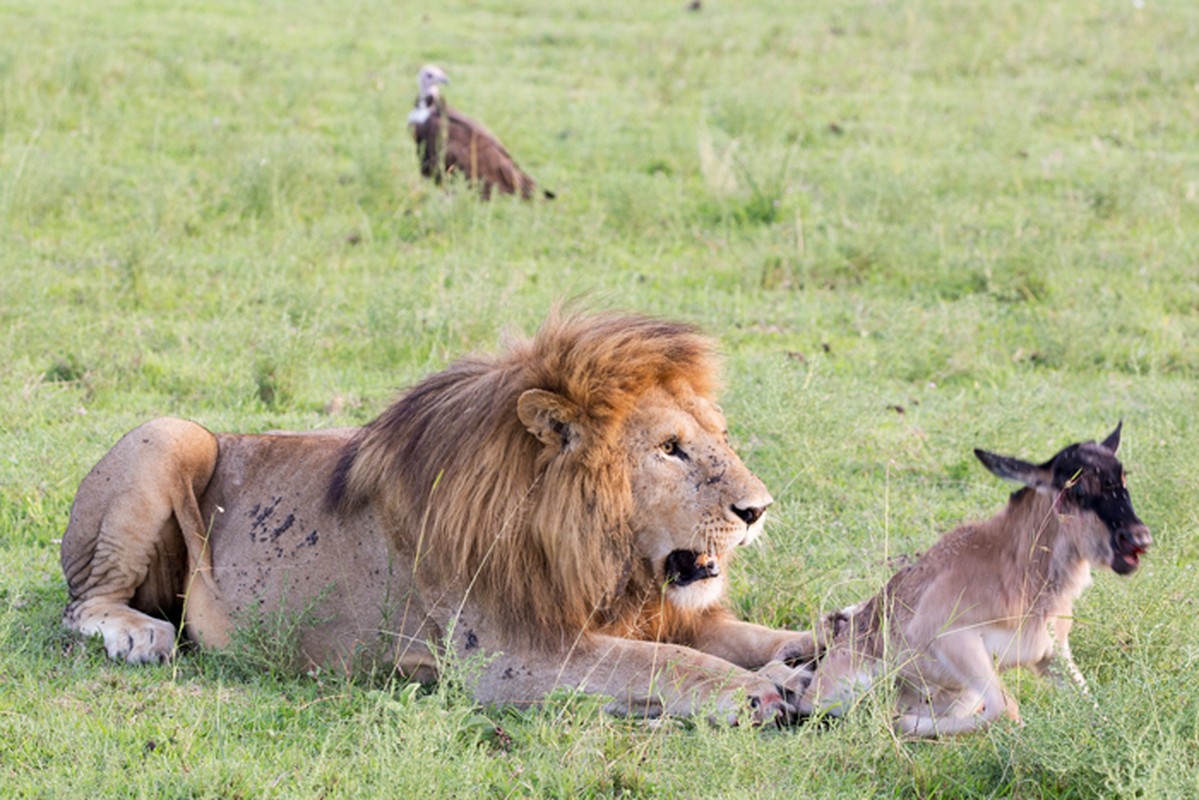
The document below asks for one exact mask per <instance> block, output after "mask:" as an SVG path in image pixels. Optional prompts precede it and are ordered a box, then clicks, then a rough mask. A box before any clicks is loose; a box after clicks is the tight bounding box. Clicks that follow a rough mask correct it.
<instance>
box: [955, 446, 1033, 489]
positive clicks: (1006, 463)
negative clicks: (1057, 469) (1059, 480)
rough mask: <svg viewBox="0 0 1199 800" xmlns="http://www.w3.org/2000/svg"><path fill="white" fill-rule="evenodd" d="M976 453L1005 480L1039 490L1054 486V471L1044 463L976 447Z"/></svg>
mask: <svg viewBox="0 0 1199 800" xmlns="http://www.w3.org/2000/svg"><path fill="white" fill-rule="evenodd" d="M974 455H975V456H977V457H978V460H979V461H981V462H983V466H984V467H986V468H987V469H989V470H990V471H991V472H992V473H993V474H995V475H998V476H999V477H1001V478H1003V479H1004V480H1008V481H1018V482H1020V483H1023V484H1024V485H1025V486H1029V487H1031V488H1033V489H1039V490H1048V489H1052V488H1053V471H1052V470H1050V469H1047V468H1046V467H1045V466H1044V465H1042V466H1037V465H1036V464H1030V463H1028V462H1027V461H1021V460H1020V459H1018V458H1012V457H1010V456H1000V455H996V454H995V453H988V452H987V451H986V450H979V449H978V448H975V450H974Z"/></svg>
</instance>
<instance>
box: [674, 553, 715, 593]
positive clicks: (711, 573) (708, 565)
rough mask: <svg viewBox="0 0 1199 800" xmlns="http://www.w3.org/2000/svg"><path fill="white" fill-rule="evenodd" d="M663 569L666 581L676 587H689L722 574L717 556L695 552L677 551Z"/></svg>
mask: <svg viewBox="0 0 1199 800" xmlns="http://www.w3.org/2000/svg"><path fill="white" fill-rule="evenodd" d="M662 568H663V570H664V571H665V572H666V580H667V581H668V582H669V583H670V585H672V586H675V587H683V586H688V585H690V584H692V583H695V582H696V581H705V580H707V579H708V578H715V577H716V576H717V575H719V574H720V562H719V561H718V560H717V559H716V556H714V555H712V554H711V553H697V552H695V551H694V550H675V551H674V552H673V553H671V554H670V555H668V556H667V557H666V563H665V564H664V565H663V567H662Z"/></svg>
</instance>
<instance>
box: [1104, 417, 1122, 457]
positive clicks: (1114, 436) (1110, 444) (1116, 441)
mask: <svg viewBox="0 0 1199 800" xmlns="http://www.w3.org/2000/svg"><path fill="white" fill-rule="evenodd" d="M1123 427H1124V420H1120V421H1119V422H1117V423H1116V429H1115V430H1114V431H1112V432H1111V433H1110V434H1108V437H1107V438H1106V439H1104V440H1103V445H1102V446H1103V447H1106V448H1107V449H1108V450H1111V451H1112V453H1113V454H1115V452H1116V450H1117V449H1119V447H1120V429H1121V428H1123Z"/></svg>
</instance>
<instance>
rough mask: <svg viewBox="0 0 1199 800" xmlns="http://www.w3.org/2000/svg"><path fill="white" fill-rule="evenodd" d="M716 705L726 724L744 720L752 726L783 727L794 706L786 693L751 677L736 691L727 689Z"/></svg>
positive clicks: (739, 722) (787, 721)
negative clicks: (719, 708)
mask: <svg viewBox="0 0 1199 800" xmlns="http://www.w3.org/2000/svg"><path fill="white" fill-rule="evenodd" d="M780 666H781V665H780ZM719 706H720V707H721V708H723V709H725V710H726V714H725V721H726V722H728V724H730V725H739V724H741V723H742V722H745V721H749V722H750V723H752V724H753V725H787V724H790V723H791V722H792V721H794V719H795V705H794V703H793V702H792V699H791V698H790V697H789V693H788V692H787V690H785V689H783V688H782V687H779V686H776V685H775V683H774V681H772V680H768V679H767V680H763V679H761V678H755V679H754V680H753V681H752V682H751V683H749V684H748V685H746V686H744V687H741V689H740V690H730V691H729V692H728V693H726V694H725V695H724V696H723V697H722V698H721V700H720V702H719Z"/></svg>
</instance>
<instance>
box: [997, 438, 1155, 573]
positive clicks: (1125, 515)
mask: <svg viewBox="0 0 1199 800" xmlns="http://www.w3.org/2000/svg"><path fill="white" fill-rule="evenodd" d="M1122 427H1123V423H1122V422H1121V423H1120V424H1118V425H1116V429H1115V430H1114V431H1112V433H1111V435H1109V436H1108V437H1107V438H1106V439H1104V440H1103V441H1102V442H1100V443H1098V444H1097V443H1095V442H1080V443H1078V444H1072V445H1070V446H1069V447H1067V448H1065V449H1064V450H1062V451H1061V452H1059V453H1058V454H1057V455H1055V456H1054V457H1053V458H1051V459H1049V460H1048V461H1046V462H1045V463H1044V464H1032V463H1029V462H1027V461H1021V460H1020V459H1018V458H1010V457H1008V456H999V455H995V454H994V453H988V452H987V451H986V450H975V451H974V454H975V455H976V456H978V460H979V461H981V462H982V463H983V465H984V466H986V468H987V469H989V470H990V471H991V472H993V473H994V474H996V475H998V476H999V477H1001V478H1006V479H1007V480H1013V481H1019V482H1020V483H1023V484H1024V485H1025V486H1027V487H1029V488H1030V489H1032V490H1034V491H1037V492H1041V493H1045V494H1050V495H1052V496H1053V497H1054V498H1055V501H1056V503H1057V507H1058V511H1059V513H1061V514H1064V515H1075V516H1078V517H1085V516H1087V515H1093V518H1091V517H1088V519H1090V521H1091V522H1097V523H1100V524H1101V525H1102V528H1101V529H1097V530H1101V531H1102V532H1105V533H1106V535H1107V542H1106V544H1107V546H1106V547H1100V548H1099V550H1098V553H1097V554H1101V555H1102V556H1103V557H1104V558H1103V560H1104V561H1106V563H1107V564H1108V566H1110V567H1111V568H1112V570H1113V571H1115V572H1116V573H1117V574H1119V575H1127V574H1129V573H1130V572H1132V571H1133V570H1135V569H1136V568H1137V566H1139V565H1140V560H1141V559H1140V556H1141V553H1144V552H1145V550H1147V549H1148V548H1149V546H1150V545H1151V544H1153V538H1152V537H1151V536H1150V535H1149V528H1148V527H1147V526H1146V525H1145V523H1143V522H1141V520H1140V519H1139V518H1138V517H1137V513H1136V512H1135V511H1133V508H1132V499H1131V498H1130V497H1129V496H1128V482H1127V480H1126V478H1125V475H1124V467H1123V465H1121V464H1120V461H1119V459H1117V458H1116V450H1117V449H1118V448H1119V447H1120V429H1121V428H1122ZM1097 544H1100V543H1097ZM1109 553H1110V556H1109Z"/></svg>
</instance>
